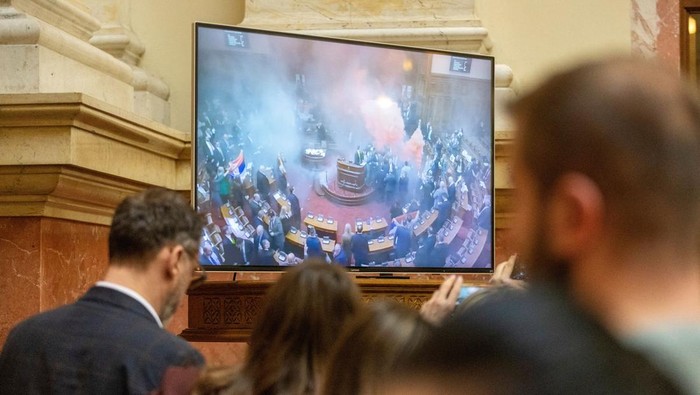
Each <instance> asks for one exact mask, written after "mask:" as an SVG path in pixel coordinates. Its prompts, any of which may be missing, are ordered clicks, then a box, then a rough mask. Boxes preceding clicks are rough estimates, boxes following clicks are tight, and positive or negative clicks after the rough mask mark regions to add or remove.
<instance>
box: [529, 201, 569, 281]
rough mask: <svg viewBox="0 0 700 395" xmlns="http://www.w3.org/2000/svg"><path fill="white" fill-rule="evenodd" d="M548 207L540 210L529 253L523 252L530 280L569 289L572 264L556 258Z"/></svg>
mask: <svg viewBox="0 0 700 395" xmlns="http://www.w3.org/2000/svg"><path fill="white" fill-rule="evenodd" d="M546 207H547V206H546V205H545V206H544V207H543V208H542V209H540V210H538V213H539V215H538V216H537V218H536V221H537V222H536V223H535V227H534V239H533V241H532V243H531V245H530V248H529V250H528V251H523V252H522V254H521V255H522V257H523V262H524V263H525V267H526V271H527V276H528V279H531V280H532V281H534V282H545V283H549V284H550V285H556V286H559V287H564V288H566V287H568V285H569V281H570V271H571V270H570V267H571V262H569V261H568V260H566V259H563V258H560V257H557V256H555V255H554V254H553V253H552V249H551V248H550V240H551V237H550V231H549V230H548V229H547V227H546V226H545V224H546V223H547V217H546V216H547V210H546Z"/></svg>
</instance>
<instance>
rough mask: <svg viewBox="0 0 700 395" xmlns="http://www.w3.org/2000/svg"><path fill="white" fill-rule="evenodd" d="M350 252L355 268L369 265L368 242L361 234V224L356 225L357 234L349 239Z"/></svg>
mask: <svg viewBox="0 0 700 395" xmlns="http://www.w3.org/2000/svg"><path fill="white" fill-rule="evenodd" d="M350 250H351V251H352V256H353V259H354V260H355V266H361V265H365V264H367V263H369V240H368V239H367V236H365V234H364V233H362V224H357V232H355V234H354V235H352V238H351V239H350Z"/></svg>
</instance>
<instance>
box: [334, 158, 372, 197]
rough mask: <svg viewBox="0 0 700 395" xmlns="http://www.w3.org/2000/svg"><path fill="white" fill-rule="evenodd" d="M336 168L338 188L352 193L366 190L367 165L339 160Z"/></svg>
mask: <svg viewBox="0 0 700 395" xmlns="http://www.w3.org/2000/svg"><path fill="white" fill-rule="evenodd" d="M336 167H337V170H338V174H337V180H338V181H337V182H338V187H340V188H342V189H345V190H347V191H351V192H362V190H363V189H365V165H356V164H354V163H352V162H347V161H345V160H343V159H338V161H337V162H336Z"/></svg>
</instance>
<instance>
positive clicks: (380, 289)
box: [180, 273, 490, 342]
mask: <svg viewBox="0 0 700 395" xmlns="http://www.w3.org/2000/svg"><path fill="white" fill-rule="evenodd" d="M397 276H399V277H400V276H402V274H401V273H398V274H397ZM409 276H410V277H409V278H392V277H391V276H387V277H384V276H378V275H377V276H373V275H369V273H368V274H364V273H363V274H358V275H357V276H356V277H355V282H356V283H357V285H358V286H359V287H360V290H361V291H362V300H363V301H365V302H370V301H372V300H374V299H379V298H390V299H394V300H397V301H399V302H401V303H403V304H405V305H407V306H409V307H412V308H415V309H419V308H420V307H421V306H422V305H423V303H424V302H425V301H427V300H428V299H430V297H431V296H432V294H433V292H434V291H435V290H437V289H438V287H439V286H440V284H442V281H443V279H444V275H442V274H422V275H416V274H410V275H409ZM419 276H420V277H419ZM463 277H464V282H465V283H467V284H474V285H484V284H487V283H488V280H489V278H490V274H489V273H484V274H465V275H463ZM275 281H276V279H268V280H240V281H208V282H206V283H204V284H202V285H201V286H200V287H199V288H197V289H195V290H192V291H189V292H188V295H189V296H188V325H187V326H188V327H187V329H185V330H184V331H183V332H182V333H181V334H180V336H182V337H183V338H185V339H186V340H188V341H193V342H245V341H247V340H248V337H249V336H250V332H251V330H252V328H253V323H254V321H255V318H256V317H257V315H258V313H259V312H260V310H261V308H262V304H263V300H264V297H265V292H266V291H267V289H268V288H269V287H270V286H271V285H272V284H274V283H275Z"/></svg>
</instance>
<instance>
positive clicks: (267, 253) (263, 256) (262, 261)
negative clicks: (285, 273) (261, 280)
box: [258, 240, 277, 266]
mask: <svg viewBox="0 0 700 395" xmlns="http://www.w3.org/2000/svg"><path fill="white" fill-rule="evenodd" d="M273 254H274V253H273V252H272V250H271V249H270V240H263V241H262V250H260V254H258V265H262V266H275V265H276V264H277V262H275V258H274V256H273Z"/></svg>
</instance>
